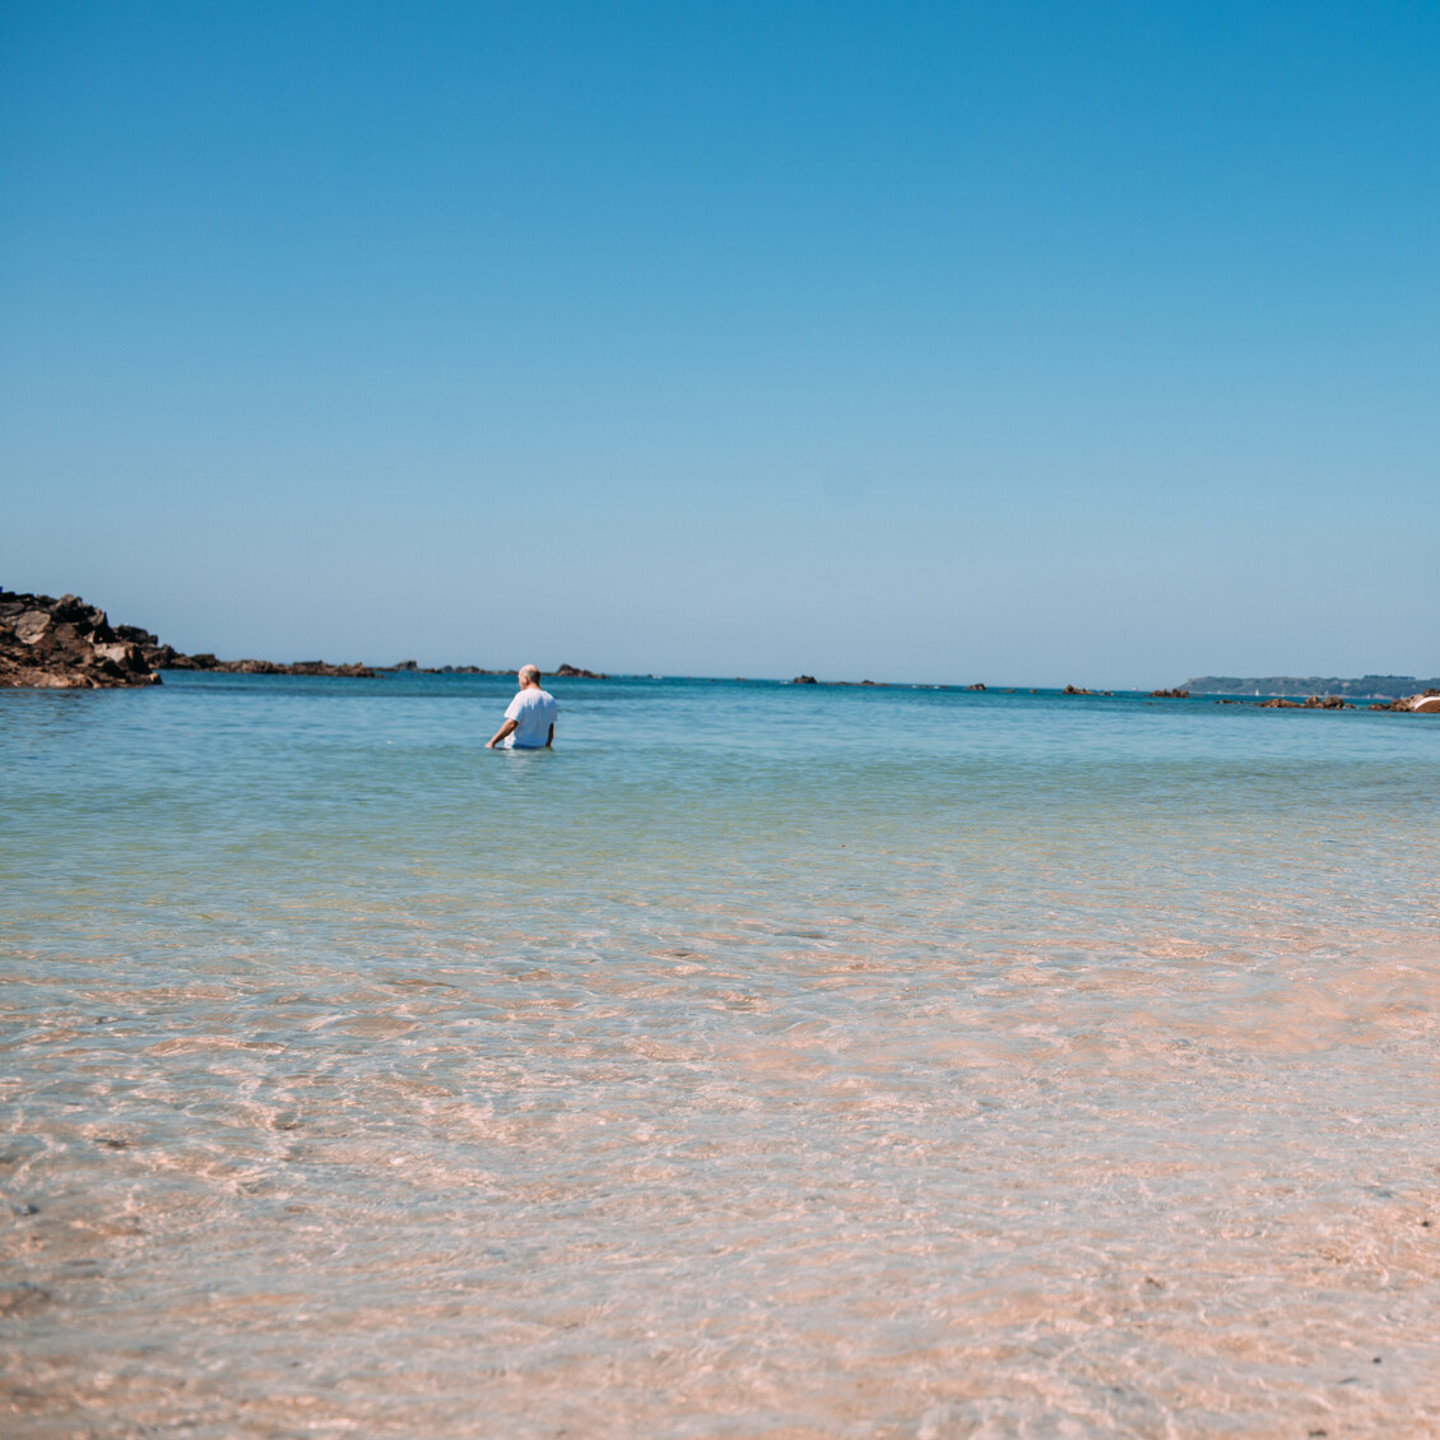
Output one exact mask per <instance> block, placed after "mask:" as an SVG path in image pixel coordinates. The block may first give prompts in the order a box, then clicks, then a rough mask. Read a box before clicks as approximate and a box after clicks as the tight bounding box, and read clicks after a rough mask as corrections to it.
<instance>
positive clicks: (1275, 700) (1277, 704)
mask: <svg viewBox="0 0 1440 1440" xmlns="http://www.w3.org/2000/svg"><path fill="white" fill-rule="evenodd" d="M1256 704H1257V705H1258V707H1259V708H1260V709H1261V710H1298V709H1300V702H1299V701H1298V700H1287V699H1286V698H1285V697H1284V696H1283V695H1276V696H1274V697H1272V698H1271V699H1269V700H1258V701H1256Z"/></svg>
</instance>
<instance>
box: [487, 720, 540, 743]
mask: <svg viewBox="0 0 1440 1440" xmlns="http://www.w3.org/2000/svg"><path fill="white" fill-rule="evenodd" d="M514 730H515V721H513V720H507V721H506V722H505V723H504V724H503V725H502V726H501V727H500V728H499V729H498V730H497V731H496V732H495V733H494V734H493V735H492V736H491V737H490V738H489V739H488V740H487V741H486V742H485V748H486V749H487V750H493V749H494V748H495V747H496V746H497V745H498V744H499V743H500V742H501V741H502V740H503V739H504V738H505V737H506V736H507V735H510V734H513V733H514ZM550 733H551V734H552V735H553V734H554V733H555V727H554V726H553V725H552V726H551V727H550Z"/></svg>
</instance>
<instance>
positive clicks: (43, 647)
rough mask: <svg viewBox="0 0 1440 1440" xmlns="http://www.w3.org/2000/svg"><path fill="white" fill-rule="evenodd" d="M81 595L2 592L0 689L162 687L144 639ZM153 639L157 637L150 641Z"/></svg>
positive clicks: (0, 593) (0, 604)
mask: <svg viewBox="0 0 1440 1440" xmlns="http://www.w3.org/2000/svg"><path fill="white" fill-rule="evenodd" d="M145 633H146V632H144V631H139V632H136V631H135V630H134V629H133V628H132V627H131V626H128V625H116V626H112V625H111V624H110V620H109V617H108V616H107V615H106V614H105V612H104V611H103V610H101V609H100V608H99V606H97V605H87V604H86V603H85V602H84V601H83V600H82V599H81V598H80V597H79V596H78V595H62V596H61V597H60V598H59V599H58V600H57V599H55V597H54V596H53V595H22V594H17V593H16V592H15V591H13V590H4V589H0V685H34V686H40V687H43V688H45V689H49V690H95V689H99V688H100V687H102V686H117V685H158V684H159V683H160V677H159V676H158V675H157V674H155V672H154V669H153V668H152V666H151V664H150V661H149V659H148V658H147V657H146V654H145V650H144V647H143V646H142V645H141V644H140V643H139V638H138V637H139V635H144V634H145ZM147 638H149V639H152V640H153V639H154V637H153V636H148V637H147Z"/></svg>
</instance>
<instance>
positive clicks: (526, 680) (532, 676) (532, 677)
mask: <svg viewBox="0 0 1440 1440" xmlns="http://www.w3.org/2000/svg"><path fill="white" fill-rule="evenodd" d="M519 678H520V688H521V689H522V690H528V689H529V688H530V686H532V685H538V684H539V683H540V667H539V666H538V665H522V666H521V667H520V677H519Z"/></svg>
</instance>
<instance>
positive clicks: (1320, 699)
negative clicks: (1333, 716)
mask: <svg viewBox="0 0 1440 1440" xmlns="http://www.w3.org/2000/svg"><path fill="white" fill-rule="evenodd" d="M1300 708H1301V709H1302V710H1353V709H1354V708H1355V707H1354V706H1353V705H1351V704H1350V703H1349V701H1347V700H1342V699H1341V698H1340V697H1339V696H1338V695H1312V696H1310V698H1309V699H1308V700H1306V701H1305V703H1304V704H1303V705H1302V706H1301V707H1300Z"/></svg>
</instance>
